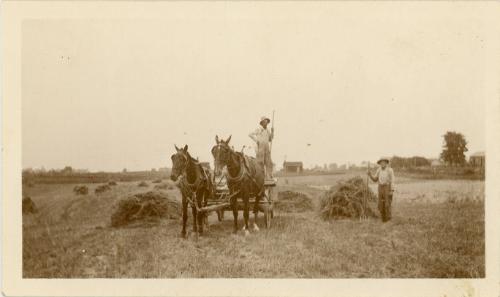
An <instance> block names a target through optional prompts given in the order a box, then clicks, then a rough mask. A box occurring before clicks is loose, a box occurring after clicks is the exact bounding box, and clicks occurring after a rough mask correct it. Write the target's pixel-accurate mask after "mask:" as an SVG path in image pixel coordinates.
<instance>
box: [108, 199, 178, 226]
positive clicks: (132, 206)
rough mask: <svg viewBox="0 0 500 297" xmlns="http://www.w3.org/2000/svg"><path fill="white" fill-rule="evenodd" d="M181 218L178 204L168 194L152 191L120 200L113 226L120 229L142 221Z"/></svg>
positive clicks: (112, 220) (112, 218)
mask: <svg viewBox="0 0 500 297" xmlns="http://www.w3.org/2000/svg"><path fill="white" fill-rule="evenodd" d="M179 217H180V206H179V203H178V202H176V201H174V200H173V199H171V198H170V197H169V196H168V195H167V194H166V193H163V192H159V191H150V192H147V193H141V194H136V195H134V196H131V197H128V198H125V199H122V200H120V201H119V202H118V205H117V208H116V211H115V212H114V213H113V215H112V216H111V226H113V227H120V226H125V225H128V224H130V223H132V222H135V221H140V220H154V221H157V220H159V219H160V218H167V219H177V218H179Z"/></svg>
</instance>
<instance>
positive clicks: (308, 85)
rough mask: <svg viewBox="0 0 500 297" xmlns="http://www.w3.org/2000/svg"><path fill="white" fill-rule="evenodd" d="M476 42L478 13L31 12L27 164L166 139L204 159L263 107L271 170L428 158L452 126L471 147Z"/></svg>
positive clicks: (129, 163)
mask: <svg viewBox="0 0 500 297" xmlns="http://www.w3.org/2000/svg"><path fill="white" fill-rule="evenodd" d="M257 12H258V13H257ZM485 42H486V38H485V36H484V31H483V28H482V23H481V21H480V19H479V18H474V17H471V18H469V19H463V18H454V17H453V14H450V15H449V16H448V17H446V16H445V17H443V16H441V17H440V18H437V17H436V18H434V17H431V16H427V14H426V12H425V11H421V12H420V13H415V14H413V16H411V17H409V16H408V17H404V18H400V17H398V15H397V14H392V17H387V14H384V13H378V12H377V11H374V13H373V15H370V16H366V17H363V18H358V17H355V16H353V15H352V14H344V13H343V12H342V11H329V13H326V12H325V11H324V10H323V9H311V10H306V11H304V12H303V13H299V14H297V13H295V14H289V15H287V14H286V13H282V14H280V15H276V16H273V15H272V14H271V13H270V12H267V11H265V9H262V10H252V11H250V12H248V14H247V15H246V17H244V18H242V17H235V16H234V15H232V14H231V9H230V8H227V10H226V11H225V14H224V17H220V15H218V16H217V17H215V16H213V17H211V16H210V15H207V16H205V17H203V18H200V17H190V16H189V15H184V16H181V15H177V16H176V18H175V19H173V18H169V17H165V19H155V20H148V19H143V20H97V19H95V20H79V21H77V20H52V21H49V20H37V21H28V22H25V23H24V25H23V44H22V47H23V52H22V66H23V68H22V115H23V119H22V125H23V126H22V136H23V139H22V141H23V148H22V152H23V167H40V166H45V168H47V169H48V168H62V167H64V166H65V165H71V166H73V167H75V168H87V169H90V170H112V171H114V170H121V169H123V168H127V169H129V170H142V169H151V168H153V167H154V168H158V167H170V166H171V161H170V155H171V154H172V153H173V152H174V151H175V150H174V144H177V145H178V146H182V145H184V144H188V145H189V151H190V152H191V154H192V155H193V156H195V157H196V156H199V158H200V160H203V161H212V157H211V155H210V149H211V148H212V146H213V145H214V143H215V140H214V137H215V135H216V134H218V135H219V136H220V137H224V138H225V137H227V136H229V135H230V134H232V143H233V145H234V146H235V148H236V149H238V150H240V149H241V147H242V146H243V145H247V146H248V145H251V144H252V142H251V140H250V138H249V137H248V133H249V132H250V131H252V130H254V129H255V128H257V125H258V122H259V118H260V117H261V116H262V115H267V116H269V117H271V115H272V110H273V109H274V110H276V115H275V119H276V122H275V127H276V128H275V129H276V137H275V141H274V143H273V159H274V161H275V163H277V166H278V168H280V167H281V164H282V162H283V160H284V158H285V156H286V158H287V160H289V161H303V162H304V164H305V166H307V167H309V166H312V165H314V164H319V165H323V164H324V163H332V162H336V163H339V164H341V163H346V162H354V163H359V162H361V161H364V160H370V161H372V162H375V161H376V160H377V158H378V157H380V156H392V155H399V156H413V155H419V156H425V157H438V155H439V153H440V151H441V146H442V137H441V136H442V135H443V134H444V133H445V132H446V131H448V130H450V131H457V132H461V133H463V134H464V135H465V136H466V139H467V140H468V142H469V145H468V147H469V150H470V153H473V152H475V151H480V150H484V149H485V127H484V116H485V111H484V107H485V103H484V102H485V98H484V97H483V92H482V83H483V75H484V69H485V66H486V65H487V64H486V63H488V61H487V60H486V55H485V52H484V51H485V46H486V45H485ZM308 143H309V144H310V146H308V145H307V144H308ZM246 152H247V153H248V154H252V155H253V154H254V151H253V149H247V150H246Z"/></svg>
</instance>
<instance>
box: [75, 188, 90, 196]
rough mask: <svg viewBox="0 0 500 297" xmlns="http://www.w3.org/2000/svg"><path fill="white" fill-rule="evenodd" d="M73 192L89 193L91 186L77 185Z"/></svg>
mask: <svg viewBox="0 0 500 297" xmlns="http://www.w3.org/2000/svg"><path fill="white" fill-rule="evenodd" d="M73 192H74V193H75V194H76V195H87V194H88V193H89V188H88V187H87V186H75V187H74V188H73Z"/></svg>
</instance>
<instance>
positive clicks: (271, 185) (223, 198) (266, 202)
mask: <svg viewBox="0 0 500 297" xmlns="http://www.w3.org/2000/svg"><path fill="white" fill-rule="evenodd" d="M214 192H215V193H214V195H213V198H212V199H209V200H208V201H207V206H205V207H203V208H201V211H202V212H206V213H210V212H212V211H214V212H216V213H217V218H218V220H219V222H220V221H222V220H223V219H224V213H225V211H232V210H233V209H232V207H231V204H230V199H231V198H232V196H231V193H229V188H228V187H227V183H226V181H225V178H223V177H221V178H220V180H219V182H218V183H216V187H215V190H214ZM276 195H277V192H276V180H266V181H265V183H264V197H263V198H262V199H261V201H260V202H259V207H258V209H259V211H260V212H262V213H263V214H264V221H265V225H266V228H270V227H271V219H272V218H273V216H274V211H273V206H274V201H275V200H276ZM237 203H238V210H239V211H242V210H243V202H242V201H238V202H237ZM254 204H255V196H253V197H250V211H252V210H253V206H254Z"/></svg>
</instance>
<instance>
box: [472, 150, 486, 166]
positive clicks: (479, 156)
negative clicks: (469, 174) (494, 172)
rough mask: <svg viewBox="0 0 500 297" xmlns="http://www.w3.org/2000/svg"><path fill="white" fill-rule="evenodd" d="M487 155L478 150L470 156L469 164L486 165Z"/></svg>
mask: <svg viewBox="0 0 500 297" xmlns="http://www.w3.org/2000/svg"><path fill="white" fill-rule="evenodd" d="M485 161H486V156H485V153H484V152H476V153H474V154H472V155H471V156H470V157H469V164H470V165H472V166H474V167H484V166H485Z"/></svg>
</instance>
